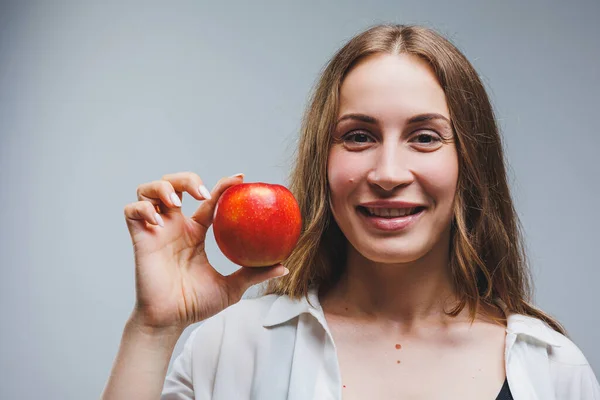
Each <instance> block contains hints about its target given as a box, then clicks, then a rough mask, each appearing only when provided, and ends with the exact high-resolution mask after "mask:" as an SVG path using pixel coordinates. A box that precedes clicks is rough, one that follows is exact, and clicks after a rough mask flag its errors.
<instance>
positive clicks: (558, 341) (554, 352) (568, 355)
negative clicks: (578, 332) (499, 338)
mask: <svg viewBox="0 0 600 400" xmlns="http://www.w3.org/2000/svg"><path fill="white" fill-rule="evenodd" d="M507 331H508V333H514V334H516V335H517V341H519V342H525V343H527V344H529V345H531V346H538V347H539V346H542V347H545V348H546V349H547V353H548V360H549V361H550V362H551V363H556V364H562V365H571V366H577V365H589V363H588V361H587V359H586V357H585V356H584V355H583V352H582V351H581V349H580V348H579V347H578V346H577V345H576V344H575V343H574V342H573V341H572V340H571V339H569V338H568V337H567V336H565V335H563V334H562V333H560V332H557V331H555V330H554V329H553V328H552V327H550V326H549V325H548V324H547V323H545V322H544V321H542V320H540V319H538V318H535V317H531V316H527V315H521V314H513V315H510V316H509V318H508V327H507Z"/></svg>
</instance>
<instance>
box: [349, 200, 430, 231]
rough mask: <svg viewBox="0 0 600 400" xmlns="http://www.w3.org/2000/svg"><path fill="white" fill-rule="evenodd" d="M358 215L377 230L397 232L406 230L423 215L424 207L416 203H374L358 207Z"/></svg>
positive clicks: (385, 201) (386, 201)
mask: <svg viewBox="0 0 600 400" xmlns="http://www.w3.org/2000/svg"><path fill="white" fill-rule="evenodd" d="M357 208H358V211H359V215H361V216H362V217H363V219H364V220H365V222H366V223H367V224H368V225H369V226H371V227H372V228H375V229H377V230H383V231H399V230H403V229H406V228H408V227H409V226H411V225H412V224H413V223H414V222H415V221H417V220H418V219H419V217H420V216H421V215H422V214H423V212H424V211H425V209H426V207H425V206H423V205H420V204H417V203H408V202H400V201H388V200H382V201H376V202H369V203H363V204H361V205H359V206H358V207H357Z"/></svg>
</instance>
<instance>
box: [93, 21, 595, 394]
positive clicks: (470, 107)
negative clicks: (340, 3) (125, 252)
mask: <svg viewBox="0 0 600 400" xmlns="http://www.w3.org/2000/svg"><path fill="white" fill-rule="evenodd" d="M291 178H292V179H291V189H292V191H293V192H294V194H295V195H296V197H297V199H298V200H299V203H300V207H301V210H302V214H303V220H304V228H303V233H302V236H301V238H300V241H299V243H298V246H297V247H296V249H295V250H294V253H293V254H292V255H291V256H290V257H289V259H288V260H286V262H285V265H286V267H287V268H285V267H283V265H276V266H271V267H265V268H261V269H251V268H242V269H240V270H238V271H236V272H235V273H233V274H232V275H230V276H222V275H220V274H219V273H218V272H217V271H215V269H214V268H213V267H212V266H211V265H210V264H209V262H208V260H207V257H206V253H205V251H204V240H205V237H206V232H207V230H208V228H209V226H210V224H211V222H212V216H213V213H214V209H215V204H216V201H217V200H218V198H219V196H220V195H221V194H222V193H223V191H224V190H225V189H226V188H227V187H229V186H232V185H235V184H238V183H240V182H242V180H243V175H241V174H239V175H236V176H233V177H230V178H224V179H222V180H221V181H219V183H218V184H217V185H216V187H215V188H214V189H213V191H212V193H209V192H208V190H207V189H206V188H205V187H204V186H203V185H202V181H201V178H200V177H199V176H198V175H196V174H193V173H178V174H173V175H166V176H164V177H163V179H161V180H159V181H155V182H151V183H148V184H144V185H141V186H140V187H139V188H138V200H139V201H138V202H136V203H132V204H130V205H128V206H127V207H126V208H125V216H126V220H127V224H128V227H129V231H130V234H131V237H132V241H133V244H134V249H135V260H136V290H137V301H136V307H135V309H134V311H133V312H132V314H131V317H130V319H129V320H128V322H127V325H126V327H125V330H124V333H123V339H122V342H121V347H120V349H119V353H118V355H117V358H116V361H115V364H114V366H113V371H112V374H111V377H110V379H109V381H108V384H107V386H106V388H105V391H104V394H103V395H104V396H103V398H105V399H116V398H124V399H125V398H127V399H130V398H157V397H159V394H161V393H162V398H163V399H193V398H196V399H340V398H342V397H343V398H344V399H367V398H368V399H387V398H394V399H396V398H397V399H404V398H407V399H408V398H411V399H450V398H452V399H454V398H456V399H478V400H480V399H496V398H498V399H510V398H514V399H516V400H523V399H544V400H545V399H586V400H587V399H600V388H599V385H598V381H597V379H596V377H595V376H594V373H593V371H592V369H591V367H590V366H589V364H588V362H587V361H586V359H585V357H584V356H583V354H582V353H581V351H580V350H579V349H578V348H577V347H576V345H575V344H573V343H572V342H571V341H570V340H569V339H568V338H567V337H566V336H565V335H564V333H565V332H564V330H563V328H562V327H561V326H560V324H559V323H558V322H557V321H555V320H554V319H552V318H551V317H550V316H548V315H547V314H545V313H543V312H542V311H540V310H538V309H537V308H535V307H534V306H533V305H531V304H530V303H529V286H528V282H529V276H528V270H527V268H526V262H525V256H524V254H523V245H522V241H521V240H522V239H521V236H520V232H519V226H518V220H517V216H516V213H515V211H514V207H513V204H512V200H511V197H510V193H509V189H508V185H507V180H506V173H505V167H504V160H503V152H502V145H501V141H500V137H499V134H498V129H497V126H496V122H495V119H494V115H493V112H492V108H491V106H490V103H489V100H488V98H487V95H486V93H485V90H484V88H483V86H482V84H481V81H480V80H479V78H478V75H477V73H476V72H475V71H474V69H473V67H472V66H471V65H470V63H469V62H468V61H467V60H466V59H465V57H464V56H463V55H462V54H461V53H460V52H459V51H458V50H457V49H456V48H455V47H454V46H453V45H452V44H450V43H449V42H448V41H447V40H445V39H444V38H442V37H441V36H439V35H438V34H436V33H435V32H433V31H431V30H428V29H425V28H422V27H416V26H396V25H394V26H388V25H382V26H376V27H373V28H371V29H369V30H367V31H365V32H363V33H361V34H360V35H358V36H356V37H355V38H353V39H352V40H351V41H350V42H349V43H348V44H346V45H345V46H344V47H343V48H342V49H341V50H340V51H339V52H338V53H337V54H336V55H335V56H334V57H333V59H332V60H331V62H330V63H329V64H328V66H327V68H326V69H325V71H324V73H323V75H322V77H321V79H320V81H319V83H318V85H317V88H316V91H315V93H314V96H313V99H312V102H311V105H310V107H309V109H308V111H307V114H306V117H305V120H304V123H303V129H302V134H301V138H300V143H299V149H298V154H297V161H296V166H295V169H294V170H293V173H292V176H291ZM183 192H188V193H189V194H190V195H191V196H192V197H194V198H196V199H197V200H203V203H202V204H201V205H200V207H199V208H198V209H197V211H196V212H195V213H194V215H193V216H192V217H191V218H186V217H185V216H183V215H182V213H181V211H180V206H181V196H182V193H183ZM155 209H157V210H159V213H160V214H158V213H155ZM273 278H276V279H273ZM267 280H270V281H269V282H268V286H267V287H266V291H265V295H264V296H261V297H260V298H258V299H252V300H243V301H239V300H240V298H241V296H242V294H243V293H244V291H245V290H246V289H247V288H248V287H249V286H251V285H253V284H257V283H260V282H264V281H267ZM236 303H237V304H236ZM203 320H205V322H204V323H203V324H202V325H200V326H199V327H198V328H197V329H195V330H194V331H193V332H192V334H191V335H190V338H189V339H188V340H187V342H186V344H185V348H184V350H183V352H182V354H181V355H180V356H179V357H178V358H177V359H176V361H175V363H174V366H173V370H172V372H171V373H170V374H169V376H167V377H166V380H165V375H166V371H167V366H168V363H169V359H170V356H171V353H172V351H173V348H174V346H175V343H176V341H177V339H178V337H179V336H180V334H181V333H182V331H183V330H184V329H185V327H186V326H188V325H190V324H192V323H195V322H197V321H203ZM163 384H164V385H163Z"/></svg>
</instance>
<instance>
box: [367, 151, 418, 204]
mask: <svg viewBox="0 0 600 400" xmlns="http://www.w3.org/2000/svg"><path fill="white" fill-rule="evenodd" d="M408 159H409V155H408V154H403V149H402V148H401V146H397V145H396V144H393V145H392V144H390V145H387V146H383V147H382V151H381V152H380V153H379V154H377V155H376V157H375V164H374V166H373V168H372V169H371V171H369V173H368V175H367V181H368V182H369V183H370V184H372V185H374V186H377V187H379V188H381V189H383V190H385V191H388V192H389V191H392V190H394V189H396V188H398V187H400V186H406V185H408V184H410V183H411V182H412V181H413V180H414V175H413V173H412V171H411V169H410V166H409V160H408Z"/></svg>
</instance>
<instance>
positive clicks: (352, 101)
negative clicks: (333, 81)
mask: <svg viewBox="0 0 600 400" xmlns="http://www.w3.org/2000/svg"><path fill="white" fill-rule="evenodd" d="M352 112H360V113H364V114H368V115H372V116H374V117H376V118H378V119H381V120H390V119H394V120H396V119H402V120H404V119H408V118H410V117H411V116H413V115H416V114H422V113H438V114H442V115H444V116H445V117H447V118H448V119H450V115H449V111H448V105H447V103H446V95H445V93H444V91H443V89H442V87H441V86H440V84H439V83H438V81H437V78H436V76H435V74H434V73H433V71H432V69H431V67H429V65H428V64H427V63H426V62H425V61H423V60H421V59H420V58H419V57H416V56H413V55H410V54H406V53H404V54H400V55H392V54H374V55H371V56H368V57H366V58H365V59H363V60H361V61H360V62H359V63H358V64H357V65H355V66H354V67H353V68H352V69H351V70H350V72H349V73H348V74H347V75H346V77H345V79H344V81H343V82H342V86H341V88H340V106H339V113H338V114H339V115H338V116H341V115H342V114H344V113H352Z"/></svg>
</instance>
